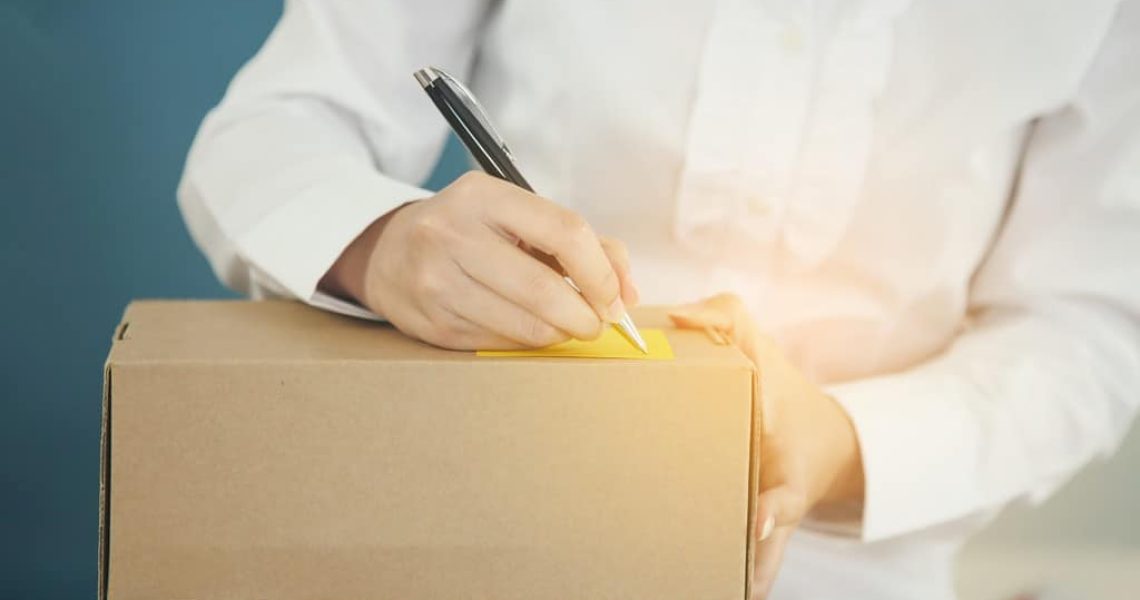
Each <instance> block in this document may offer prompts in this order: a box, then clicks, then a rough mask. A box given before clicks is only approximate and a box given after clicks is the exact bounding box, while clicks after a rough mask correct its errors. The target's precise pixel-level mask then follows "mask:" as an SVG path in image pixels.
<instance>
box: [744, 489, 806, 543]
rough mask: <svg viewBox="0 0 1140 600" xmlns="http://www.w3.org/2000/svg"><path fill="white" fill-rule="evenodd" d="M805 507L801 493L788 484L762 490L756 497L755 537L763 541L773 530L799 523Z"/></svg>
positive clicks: (804, 499) (804, 500)
mask: <svg viewBox="0 0 1140 600" xmlns="http://www.w3.org/2000/svg"><path fill="white" fill-rule="evenodd" d="M806 508H807V499H806V498H804V495H803V493H802V492H800V491H799V490H796V489H793V488H791V487H789V486H779V487H776V488H773V489H770V490H767V491H765V492H762V493H761V494H760V495H759V496H757V499H756V539H757V540H760V541H764V539H766V538H767V537H769V536H770V535H771V534H772V532H773V531H774V530H776V529H779V528H781V527H787V526H789V525H795V524H796V523H799V522H800V520H801V519H803V517H804V510H805V509H806Z"/></svg>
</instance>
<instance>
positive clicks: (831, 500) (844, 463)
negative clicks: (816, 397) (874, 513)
mask: <svg viewBox="0 0 1140 600" xmlns="http://www.w3.org/2000/svg"><path fill="white" fill-rule="evenodd" d="M820 396H821V400H822V401H823V402H824V403H826V405H827V406H826V414H827V419H826V422H827V424H828V426H827V428H826V429H825V435H824V436H823V437H822V439H821V440H820V443H821V444H822V445H823V446H824V453H825V455H826V456H827V459H826V467H825V468H824V469H823V472H825V473H827V474H828V477H826V478H825V480H824V485H823V486H822V487H821V494H820V496H819V498H818V500H817V502H816V504H818V505H820V506H821V507H823V508H826V507H827V506H829V505H837V504H844V505H846V504H850V503H852V502H861V501H862V500H863V491H864V474H863V457H862V453H861V451H860V448H859V439H858V436H857V435H856V432H855V425H854V423H852V422H851V418H850V417H849V416H848V415H847V412H846V411H845V410H843V407H842V406H840V405H839V403H838V402H836V401H835V400H834V399H833V398H831V397H829V396H826V395H824V394H823V393H822V392H820Z"/></svg>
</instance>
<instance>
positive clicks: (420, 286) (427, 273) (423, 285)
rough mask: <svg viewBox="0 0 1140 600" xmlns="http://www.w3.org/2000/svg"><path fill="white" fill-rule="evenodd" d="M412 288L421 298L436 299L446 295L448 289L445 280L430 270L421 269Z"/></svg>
mask: <svg viewBox="0 0 1140 600" xmlns="http://www.w3.org/2000/svg"><path fill="white" fill-rule="evenodd" d="M414 278H415V279H414V280H413V283H412V287H413V289H414V291H415V293H416V295H417V296H418V297H420V298H426V299H436V298H440V297H441V296H443V295H444V290H445V288H446V287H447V286H446V284H445V283H444V281H443V279H442V278H440V277H439V276H437V275H436V274H434V273H432V272H431V270H429V269H420V270H419V271H418V272H417V273H416V274H415V276H414Z"/></svg>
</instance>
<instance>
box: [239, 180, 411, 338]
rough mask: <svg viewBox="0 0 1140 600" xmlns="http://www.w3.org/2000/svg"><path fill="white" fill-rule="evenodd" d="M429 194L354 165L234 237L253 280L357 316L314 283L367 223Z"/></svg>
mask: <svg viewBox="0 0 1140 600" xmlns="http://www.w3.org/2000/svg"><path fill="white" fill-rule="evenodd" d="M431 195H432V192H430V191H428V190H425V189H423V188H419V187H416V186H413V185H409V184H406V183H402V182H400V181H396V180H394V179H391V178H389V177H386V176H384V175H382V174H380V173H378V172H376V171H372V170H370V169H367V168H361V167H360V166H359V165H357V164H354V165H352V166H351V168H343V169H335V170H330V172H329V173H327V174H325V175H324V176H322V177H321V178H320V179H319V180H317V181H315V182H313V183H311V184H310V185H307V186H306V187H304V188H303V189H301V190H299V191H298V192H297V193H296V194H295V195H294V197H293V198H292V199H291V200H289V201H288V202H287V203H285V204H283V205H281V206H280V207H277V208H275V209H274V210H273V211H272V212H271V213H270V214H268V215H266V216H265V217H264V218H263V219H261V220H260V221H258V222H257V224H256V225H254V226H253V227H251V228H250V229H248V230H246V231H245V232H244V233H242V234H241V235H240V236H238V237H237V248H238V252H239V254H240V255H241V257H242V259H243V260H244V261H245V262H246V263H247V265H248V266H249V268H250V269H251V271H253V272H254V273H255V274H256V276H257V278H258V279H261V280H262V281H263V282H265V283H267V284H269V285H270V286H271V287H272V288H274V289H275V291H278V292H280V293H283V294H286V295H289V296H292V297H294V298H296V299H298V300H302V301H304V302H306V303H308V304H311V305H313V306H317V307H319V308H322V309H325V310H330V311H333V312H337V313H341V314H346V315H350V316H354V317H360V318H370V319H378V317H377V316H376V315H375V314H373V313H371V312H370V311H368V310H366V309H364V308H362V307H360V306H358V305H356V304H353V303H350V302H346V301H344V300H339V299H337V298H334V297H332V296H330V295H328V294H325V293H323V292H320V291H319V290H318V289H317V285H318V284H319V283H320V281H321V278H322V277H324V275H325V273H327V272H328V270H329V268H331V267H332V265H333V263H334V262H336V260H337V258H339V257H340V255H341V253H342V252H343V251H344V249H345V248H347V247H348V245H349V244H350V243H351V242H352V241H353V240H354V239H356V237H357V236H358V235H360V233H361V232H362V231H364V229H365V228H367V227H368V225H370V224H371V223H372V222H373V221H375V220H376V219H378V218H379V217H381V216H382V215H384V214H386V213H388V212H390V211H392V210H395V209H396V208H398V207H399V206H401V205H403V204H405V203H407V202H410V201H412V200H418V199H422V198H426V197H428V196H431Z"/></svg>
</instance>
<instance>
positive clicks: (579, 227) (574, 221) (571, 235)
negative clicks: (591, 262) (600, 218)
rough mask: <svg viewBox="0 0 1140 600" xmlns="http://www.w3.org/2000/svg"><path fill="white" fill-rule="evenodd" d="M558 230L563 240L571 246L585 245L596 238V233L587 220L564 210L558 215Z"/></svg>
mask: <svg viewBox="0 0 1140 600" xmlns="http://www.w3.org/2000/svg"><path fill="white" fill-rule="evenodd" d="M558 228H559V230H560V231H561V233H562V237H563V239H564V240H565V241H566V242H567V243H570V244H574V245H578V244H584V243H586V242H589V241H590V240H591V239H592V238H593V237H594V232H593V230H592V229H590V224H589V223H588V222H586V219H585V218H583V217H582V215H579V214H578V213H576V212H574V211H571V210H563V211H562V212H561V213H560V214H559V215H558Z"/></svg>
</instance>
